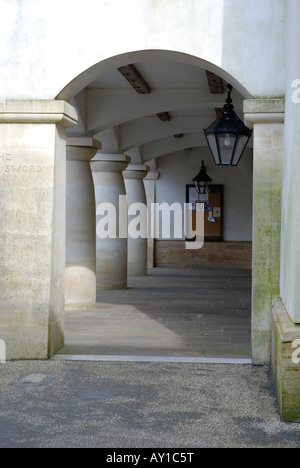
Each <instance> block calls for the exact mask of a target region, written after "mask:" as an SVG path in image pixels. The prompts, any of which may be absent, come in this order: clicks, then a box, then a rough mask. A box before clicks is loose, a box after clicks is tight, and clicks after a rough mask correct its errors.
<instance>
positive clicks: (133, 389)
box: [0, 361, 300, 449]
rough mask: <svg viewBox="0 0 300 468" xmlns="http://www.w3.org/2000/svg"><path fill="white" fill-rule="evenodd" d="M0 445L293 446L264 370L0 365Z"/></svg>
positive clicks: (297, 438)
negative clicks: (281, 419)
mask: <svg viewBox="0 0 300 468" xmlns="http://www.w3.org/2000/svg"><path fill="white" fill-rule="evenodd" d="M0 379H1V380H0V447H1V448H23V447H28V448H60V447H63V448H98V447H99V448H170V449H171V448H211V447H214V448H215V447H216V448H221V447H222V448H223V447H228V448H229V447H236V448H240V447H251V448H254V447H264V448H271V447H283V448H290V447H297V448H298V447H299V446H300V425H299V424H288V423H283V422H281V421H280V417H279V414H278V408H277V403H276V397H275V394H274V389H273V386H272V382H271V373H270V368H269V367H268V366H251V365H248V366H243V365H214V364H209V365H207V364H170V363H118V362H116V363H109V362H107V363H105V362H67V361H22V362H21V361H17V362H9V363H6V364H2V365H0Z"/></svg>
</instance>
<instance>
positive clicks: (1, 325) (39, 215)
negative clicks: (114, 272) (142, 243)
mask: <svg viewBox="0 0 300 468" xmlns="http://www.w3.org/2000/svg"><path fill="white" fill-rule="evenodd" d="M76 121H77V114H76V111H75V109H74V108H73V107H72V106H70V105H69V104H67V103H66V102H63V101H0V141H1V147H0V245H1V247H0V339H1V340H4V341H5V343H6V350H7V358H8V359H45V358H48V357H50V356H52V355H53V354H54V353H55V352H56V351H57V350H59V349H60V348H61V347H62V346H63V344H64V333H63V329H64V325H63V322H64V278H65V232H66V229H65V215H66V213H65V202H66V137H65V130H66V128H68V127H71V126H73V125H75V124H76Z"/></svg>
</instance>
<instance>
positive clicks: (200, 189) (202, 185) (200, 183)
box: [193, 161, 213, 200]
mask: <svg viewBox="0 0 300 468" xmlns="http://www.w3.org/2000/svg"><path fill="white" fill-rule="evenodd" d="M212 181H213V179H212V178H211V177H209V175H207V173H206V166H205V164H204V161H202V166H201V170H200V172H199V174H198V175H196V177H194V179H193V182H194V185H195V188H196V190H197V193H198V197H199V198H198V199H199V200H200V195H205V194H206V193H208V190H209V187H210V186H211V183H212Z"/></svg>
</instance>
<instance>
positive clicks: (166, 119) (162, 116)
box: [156, 112, 171, 122]
mask: <svg viewBox="0 0 300 468" xmlns="http://www.w3.org/2000/svg"><path fill="white" fill-rule="evenodd" d="M156 115H157V117H158V118H159V119H160V120H161V121H162V122H169V121H170V120H171V117H170V114H169V113H168V112H160V113H159V114H156Z"/></svg>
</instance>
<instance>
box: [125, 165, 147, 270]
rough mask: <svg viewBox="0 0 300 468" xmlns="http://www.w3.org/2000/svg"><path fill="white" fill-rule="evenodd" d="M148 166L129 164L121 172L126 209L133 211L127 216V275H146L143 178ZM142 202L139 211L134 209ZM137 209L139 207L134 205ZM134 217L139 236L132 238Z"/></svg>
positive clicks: (145, 216)
mask: <svg viewBox="0 0 300 468" xmlns="http://www.w3.org/2000/svg"><path fill="white" fill-rule="evenodd" d="M148 171H149V167H148V166H144V165H133V164H131V165H129V166H128V168H127V170H126V171H125V172H123V177H124V181H125V188H126V195H127V203H128V209H129V210H130V209H131V207H132V209H133V211H134V212H133V213H131V212H130V211H129V216H128V225H129V231H128V275H129V276H146V275H147V254H148V246H147V238H148V212H147V200H146V192H145V186H144V183H143V179H144V178H145V177H146V175H147V174H148ZM135 203H139V204H142V206H143V207H144V208H143V207H142V206H141V211H139V212H137V211H136V210H135V209H134V204H135ZM136 208H137V210H138V209H139V208H138V206H136ZM134 218H136V219H137V220H138V222H139V233H137V234H140V237H138V238H133V236H132V235H131V233H130V223H131V222H132V221H133V219H134Z"/></svg>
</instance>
